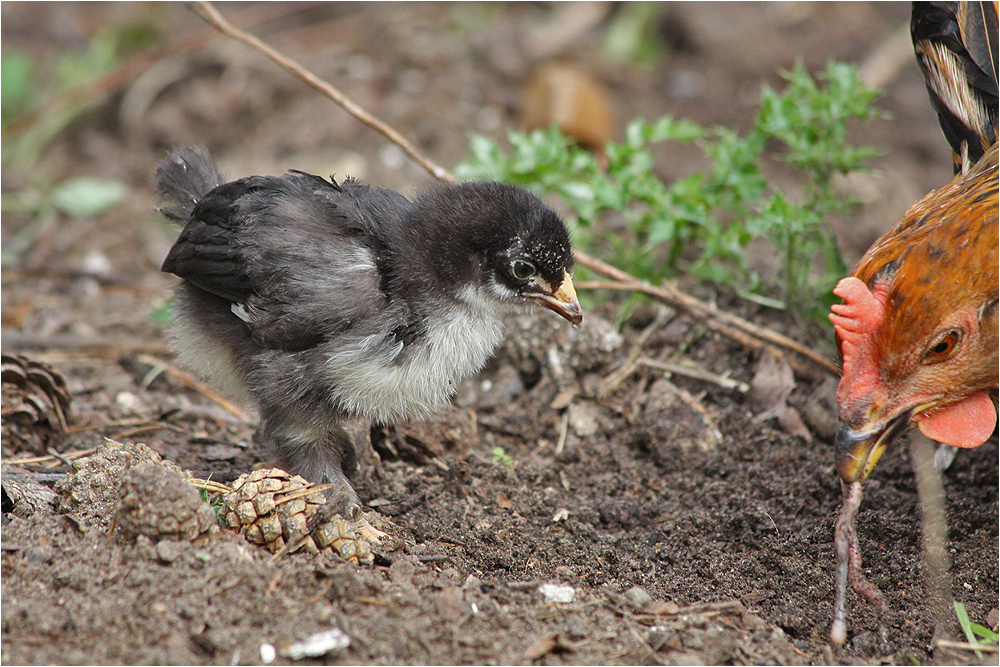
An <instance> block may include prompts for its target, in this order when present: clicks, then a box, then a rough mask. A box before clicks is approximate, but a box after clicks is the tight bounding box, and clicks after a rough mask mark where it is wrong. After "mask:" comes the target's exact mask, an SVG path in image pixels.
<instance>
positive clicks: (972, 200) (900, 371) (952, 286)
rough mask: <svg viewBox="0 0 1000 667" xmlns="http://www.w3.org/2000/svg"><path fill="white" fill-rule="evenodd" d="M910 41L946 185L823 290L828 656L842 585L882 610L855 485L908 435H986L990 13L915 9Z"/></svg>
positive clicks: (993, 123)
mask: <svg viewBox="0 0 1000 667" xmlns="http://www.w3.org/2000/svg"><path fill="white" fill-rule="evenodd" d="M910 29H911V33H912V36H913V46H914V51H915V53H916V56H917V62H918V63H919V64H920V67H921V69H922V70H923V73H924V79H925V82H926V84H927V91H928V93H929V95H930V98H931V104H932V106H933V107H934V109H935V111H937V113H938V118H939V120H940V122H941V127H942V129H943V131H944V134H945V137H946V138H947V139H948V142H949V143H950V144H951V147H952V150H953V151H954V163H955V171H956V176H955V177H954V178H953V179H952V180H951V182H949V183H948V184H947V185H945V186H944V187H942V188H940V189H939V190H934V191H932V192H930V193H928V194H927V195H926V196H925V197H924V198H923V199H921V200H920V201H918V202H917V203H915V204H914V205H913V206H911V207H910V209H909V210H908V211H907V212H906V214H905V215H904V216H903V219H902V220H901V221H900V222H899V223H898V224H897V225H896V226H895V227H893V228H892V229H891V230H890V231H889V232H887V233H886V234H885V235H884V236H883V237H882V238H880V239H879V240H878V241H876V242H875V244H874V245H873V246H872V247H871V248H869V250H868V252H866V253H865V255H864V257H862V258H861V260H860V261H859V262H858V265H857V266H856V267H855V268H854V271H853V272H852V273H851V275H850V276H848V277H847V278H844V279H843V280H841V281H840V283H838V285H837V287H836V288H835V289H834V291H833V293H834V294H835V295H837V296H839V297H841V298H842V299H843V300H844V303H842V304H840V305H835V306H833V314H831V315H830V319H831V321H832V322H833V325H834V329H835V330H836V337H837V348H838V351H839V352H840V356H841V359H842V361H843V373H842V375H841V379H840V385H839V387H838V390H837V402H838V404H839V408H840V429H839V430H838V431H837V436H836V438H835V440H834V451H835V457H836V465H837V470H838V472H839V473H840V477H841V479H842V488H843V492H844V505H843V508H842V510H841V514H840V518H839V519H838V520H837V526H836V529H835V543H836V549H837V592H836V601H835V613H834V622H833V625H832V627H831V629H830V638H831V640H832V641H834V642H835V643H837V644H843V643H844V642H845V641H846V638H847V626H846V614H845V607H846V605H845V599H846V588H847V582H848V580H850V582H851V585H852V587H853V588H854V590H855V591H857V592H858V593H859V594H860V595H862V596H863V597H864V598H865V599H867V600H868V601H869V602H872V603H873V604H876V605H879V606H882V605H884V600H883V598H882V595H881V593H880V592H879V590H878V588H876V587H875V586H874V585H872V584H871V583H869V582H868V581H867V580H866V579H865V577H864V575H863V574H862V572H861V556H860V550H859V548H858V539H857V533H856V531H855V528H854V521H855V517H856V515H857V511H858V507H859V506H860V503H861V482H862V481H864V480H865V479H866V478H867V477H868V475H870V474H871V472H872V469H873V468H874V467H875V464H876V463H877V462H878V459H879V457H880V456H881V455H882V453H883V452H884V451H885V449H886V447H888V446H889V444H891V443H892V441H893V440H894V439H896V438H897V437H898V436H899V435H900V434H902V433H903V432H905V431H906V430H908V429H909V428H911V427H912V426H914V425H916V426H917V427H918V428H919V429H920V431H921V432H922V433H923V434H924V435H925V436H927V437H928V438H930V439H932V440H936V441H938V442H941V443H946V444H949V445H953V446H956V447H978V446H979V445H981V444H983V443H984V442H985V441H986V440H987V439H988V438H989V437H990V435H991V434H992V433H993V431H994V429H995V428H996V423H997V413H996V403H997V386H998V384H1000V383H998V364H1000V354H998V344H1000V342H998V335H997V334H998V324H1000V321H998V264H997V250H998V216H997V206H998V199H997V177H998V171H997V143H996V136H997V2H984V3H965V2H962V3H955V2H915V3H913V13H912V19H911V22H910ZM925 513H926V508H925ZM925 547H926V545H925ZM939 550H940V551H941V552H943V551H944V547H943V545H940V549H939ZM939 566H941V564H940V563H939ZM941 567H943V569H944V570H945V571H946V569H947V568H946V566H941ZM938 583H939V582H938ZM928 585H929V586H930V585H931V584H930V583H929V584H928ZM947 588H948V587H947V586H940V585H938V586H937V589H938V590H939V591H947ZM944 594H945V595H946V594H947V593H946V592H945V593H944ZM938 607H940V605H938ZM935 615H936V616H937V617H938V620H940V619H941V616H942V615H941V613H940V609H938V610H937V611H936V612H935Z"/></svg>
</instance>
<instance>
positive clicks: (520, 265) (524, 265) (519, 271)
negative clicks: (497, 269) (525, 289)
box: [510, 259, 535, 280]
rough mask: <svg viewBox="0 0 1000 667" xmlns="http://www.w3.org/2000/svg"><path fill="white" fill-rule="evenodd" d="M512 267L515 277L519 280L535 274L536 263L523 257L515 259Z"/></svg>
mask: <svg viewBox="0 0 1000 667" xmlns="http://www.w3.org/2000/svg"><path fill="white" fill-rule="evenodd" d="M510 268H511V270H512V271H513V272H514V277H515V278H517V279H518V280H527V279H528V278H530V277H531V276H533V275H535V267H534V265H533V264H532V263H531V262H526V261H524V260H523V259H515V260H514V262H513V264H511V267H510Z"/></svg>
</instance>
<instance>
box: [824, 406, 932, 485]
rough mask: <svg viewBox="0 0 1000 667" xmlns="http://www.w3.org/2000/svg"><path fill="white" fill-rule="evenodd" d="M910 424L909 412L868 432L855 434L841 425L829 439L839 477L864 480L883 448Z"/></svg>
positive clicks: (844, 425) (851, 429) (858, 480)
mask: <svg viewBox="0 0 1000 667" xmlns="http://www.w3.org/2000/svg"><path fill="white" fill-rule="evenodd" d="M912 424H913V422H912V421H911V420H910V411H909V410H907V411H906V412H904V413H903V414H901V415H899V416H897V417H895V418H893V419H892V420H890V421H889V422H888V423H885V424H882V425H880V426H878V427H877V428H875V429H870V430H859V431H856V430H854V429H853V428H851V427H850V426H848V425H847V424H845V423H843V422H841V424H840V429H839V430H838V431H837V435H836V437H835V438H834V439H833V451H834V458H835V461H836V466H837V472H839V473H840V478H841V479H842V480H844V481H845V482H848V483H850V482H863V481H865V480H866V479H868V475H870V474H871V472H872V470H874V469H875V464H876V463H878V460H879V458H880V457H881V456H882V454H883V453H884V452H885V450H886V448H887V447H888V446H889V445H890V443H892V441H893V440H895V439H896V437H897V436H899V435H900V434H901V433H902V432H903V431H905V430H906V429H907V428H909V427H910V426H911V425H912Z"/></svg>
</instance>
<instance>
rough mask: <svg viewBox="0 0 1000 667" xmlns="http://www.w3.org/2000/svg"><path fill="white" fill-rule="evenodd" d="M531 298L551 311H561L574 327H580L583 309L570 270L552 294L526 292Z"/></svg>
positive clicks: (564, 274) (560, 313)
mask: <svg viewBox="0 0 1000 667" xmlns="http://www.w3.org/2000/svg"><path fill="white" fill-rule="evenodd" d="M525 296H527V297H528V298H530V299H533V300H534V301H536V302H538V303H539V304H541V305H542V306H545V307H546V308H548V309H549V310H551V311H554V312H556V313H559V315H561V316H562V317H564V318H566V319H567V320H569V322H570V324H572V325H573V326H574V327H579V326H580V324H582V323H583V309H581V308H580V301H579V300H578V299H577V298H576V288H574V287H573V279H572V278H571V277H570V275H569V272H568V271H564V272H563V280H562V283H560V284H559V288H558V289H556V291H555V292H553V293H552V294H546V293H544V292H539V293H535V294H526V295H525Z"/></svg>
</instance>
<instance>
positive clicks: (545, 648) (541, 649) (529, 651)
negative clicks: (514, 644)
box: [521, 635, 557, 660]
mask: <svg viewBox="0 0 1000 667" xmlns="http://www.w3.org/2000/svg"><path fill="white" fill-rule="evenodd" d="M556 643H557V640H556V636H555V635H545V636H544V637H542V638H540V639H537V640H536V641H535V642H534V643H533V644H531V646H529V647H528V648H526V649H524V653H523V654H521V657H522V658H524V659H525V660H538V659H539V658H541V657H542V656H543V655H545V654H546V653H548V652H549V651H551V650H552V649H554V648H555V647H556Z"/></svg>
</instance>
